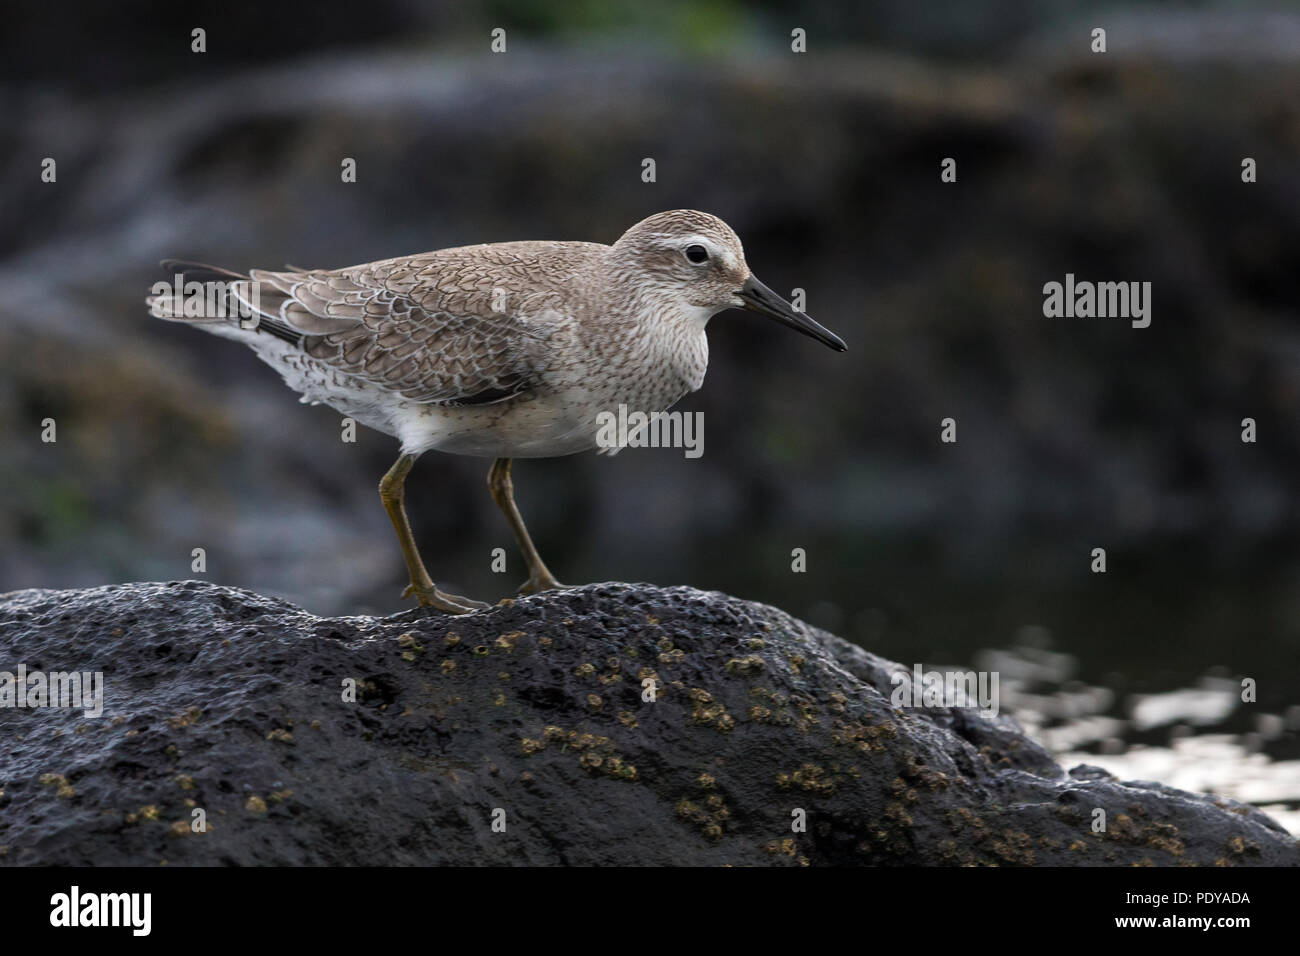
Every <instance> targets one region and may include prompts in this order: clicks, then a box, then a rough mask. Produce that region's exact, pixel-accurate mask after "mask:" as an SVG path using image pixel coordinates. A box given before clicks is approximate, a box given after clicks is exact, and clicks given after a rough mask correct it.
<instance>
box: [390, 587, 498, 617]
mask: <svg viewBox="0 0 1300 956" xmlns="http://www.w3.org/2000/svg"><path fill="white" fill-rule="evenodd" d="M402 597H404V598H407V597H414V598H415V599H416V600H417V601H419V602H420V607H432V608H437V609H438V610H439V611H443V612H445V613H447V614H473V613H474V612H475V611H481V610H483V609H484V608H486V607H487V606H488V605H486V604H484V603H483V602H482V601H475V600H474V599H473V598H467V597H461V596H460V595H459V594H447V593H446V592H445V591H439V590H438V586H437V585H435V584H432V583H429V584H416V583H415V582H414V581H412V582H411V583H410V584H408V585H407V586H406V590H405V591H403V592H402Z"/></svg>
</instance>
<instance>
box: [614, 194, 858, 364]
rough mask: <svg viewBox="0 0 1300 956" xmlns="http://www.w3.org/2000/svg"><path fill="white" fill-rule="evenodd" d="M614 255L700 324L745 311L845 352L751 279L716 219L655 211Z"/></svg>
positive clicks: (739, 250) (736, 241) (731, 234)
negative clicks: (729, 312) (727, 311)
mask: <svg viewBox="0 0 1300 956" xmlns="http://www.w3.org/2000/svg"><path fill="white" fill-rule="evenodd" d="M612 255H613V258H614V261H615V263H616V265H617V266H619V267H621V269H622V270H623V271H625V272H627V273H629V274H632V275H635V276H636V277H637V281H638V282H641V283H645V282H647V281H648V283H649V288H650V289H651V290H652V294H653V295H654V296H655V297H656V298H659V299H661V300H662V299H667V300H669V301H671V302H673V303H674V304H675V305H677V306H678V307H679V308H680V309H681V310H682V311H684V312H686V313H687V314H690V315H693V316H694V317H695V318H697V319H698V320H699V322H700V325H701V326H703V325H704V323H706V322H707V321H708V320H709V319H710V318H711V317H712V316H714V315H716V314H717V313H719V312H721V311H723V310H724V309H747V310H749V311H750V312H757V313H758V314H760V315H765V316H767V317H768V318H770V319H775V320H776V321H777V322H780V323H781V324H782V325H785V326H788V327H789V328H792V329H794V330H795V331H797V332H802V333H803V334H804V335H808V336H811V337H812V338H814V339H816V340H817V341H819V342H821V343H822V344H824V345H828V346H830V347H831V348H833V349H835V350H836V351H837V352H843V351H844V350H845V349H846V348H847V346H845V344H844V342H843V341H842V340H841V339H840V337H839V336H837V335H836V334H835V333H833V332H831V331H830V330H829V329H826V328H823V327H822V326H821V325H818V324H817V323H816V322H814V321H813V320H812V319H810V318H809V317H808V316H807V315H805V314H804V313H802V312H798V311H796V310H795V309H794V307H793V306H792V305H790V303H789V302H787V301H786V300H785V299H783V298H781V296H779V295H777V294H776V293H775V292H773V291H772V290H771V289H769V288H768V287H767V286H765V285H763V283H761V282H759V281H758V279H756V278H755V277H754V275H753V273H751V272H750V271H749V265H748V264H747V263H746V262H745V249H744V247H743V246H741V244H740V237H739V236H737V235H736V233H735V231H734V230H732V228H731V227H730V226H728V225H727V224H726V223H725V222H723V221H722V220H721V219H719V218H718V217H717V216H711V215H709V214H708V213H706V212H697V211H696V210H694V209H672V210H669V211H667V212H660V213H655V214H654V215H653V216H650V217H649V218H647V219H642V220H641V221H640V222H638V223H637V224H636V225H635V226H633V227H632V228H631V229H629V230H628V231H627V232H625V233H623V235H622V237H620V238H619V240H618V242H616V243H614V246H613V249H612Z"/></svg>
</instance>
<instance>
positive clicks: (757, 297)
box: [736, 276, 849, 352]
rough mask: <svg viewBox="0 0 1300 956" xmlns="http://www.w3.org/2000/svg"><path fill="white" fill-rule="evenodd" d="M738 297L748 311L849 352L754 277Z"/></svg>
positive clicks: (837, 349) (824, 330) (841, 340)
mask: <svg viewBox="0 0 1300 956" xmlns="http://www.w3.org/2000/svg"><path fill="white" fill-rule="evenodd" d="M736 295H738V296H740V300H741V301H742V302H744V303H745V305H744V308H745V309H747V310H748V311H750V312H757V313H758V314H759V315H765V316H767V317H768V318H769V319H776V321H778V322H780V323H781V324H782V325H784V326H786V327H787V328H791V329H794V330H795V331H796V332H802V333H803V334H804V335H807V336H810V337H811V338H814V339H816V340H817V341H818V342H821V343H822V344H823V345H829V346H830V347H831V348H833V349H834V350H835V351H837V352H846V351H848V348H849V347H848V346H847V345H845V344H844V340H843V339H841V338H840V337H839V336H838V335H836V334H835V333H834V332H832V331H831V330H830V329H827V328H824V327H822V326H820V325H818V324H817V323H816V322H814V321H813V320H812V319H810V318H808V316H806V315H804V314H803V313H802V312H796V311H795V309H794V306H792V305H791V304H790V303H789V302H787V301H785V299H783V298H781V297H780V296H779V295H777V294H776V293H775V292H773V291H772V290H771V289H769V288H768V287H767V286H765V285H763V283H761V282H759V281H758V280H757V279H755V278H754V277H753V276H750V277H749V278H748V279H746V280H745V284H744V285H743V286H742V287H741V289H740V291H739V292H737V293H736Z"/></svg>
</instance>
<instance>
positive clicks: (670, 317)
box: [148, 209, 845, 613]
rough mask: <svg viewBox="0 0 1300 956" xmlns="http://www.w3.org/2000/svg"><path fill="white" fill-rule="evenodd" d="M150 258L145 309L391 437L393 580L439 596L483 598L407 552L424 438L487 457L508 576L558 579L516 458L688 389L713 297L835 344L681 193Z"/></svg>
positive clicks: (576, 439)
mask: <svg viewBox="0 0 1300 956" xmlns="http://www.w3.org/2000/svg"><path fill="white" fill-rule="evenodd" d="M164 266H165V267H168V268H170V269H171V271H172V272H173V273H174V284H171V285H169V284H166V283H162V284H160V285H159V286H156V287H155V289H154V295H152V296H151V297H150V298H149V300H148V301H149V306H150V311H151V313H152V314H153V315H155V316H157V317H158V318H164V319H171V320H175V321H184V322H193V323H196V324H199V325H200V327H201V328H203V329H204V330H206V331H208V332H212V333H214V334H217V335H221V336H224V337H226V338H231V339H236V340H237V341H240V342H243V343H244V344H245V345H247V346H249V347H250V348H252V349H253V351H254V352H256V353H257V355H258V357H260V358H261V359H262V360H263V361H265V362H266V363H267V364H269V365H271V366H273V367H275V369H276V370H277V371H279V372H280V374H281V375H282V376H283V377H284V380H285V382H286V384H288V385H289V387H290V388H293V389H294V390H296V391H298V392H299V393H301V395H302V400H303V401H304V402H313V403H324V404H326V405H328V406H330V407H331V408H333V409H335V410H337V411H339V412H340V413H342V414H343V415H346V416H349V417H351V418H353V419H355V420H356V421H358V422H360V423H362V424H364V425H368V426H370V427H371V428H374V429H377V430H378V431H380V432H383V433H384V434H387V435H392V436H393V437H395V438H397V439H398V441H400V442H401V452H400V455H399V457H398V459H397V461H396V463H395V464H394V465H393V467H392V468H391V469H390V470H389V471H388V473H387V474H386V475H384V478H383V480H382V481H381V482H380V484H379V494H380V498H381V499H382V501H383V504H384V508H385V510H386V511H387V512H388V517H389V518H390V519H391V520H392V523H393V527H394V529H395V530H396V531H397V538H398V542H399V544H400V545H401V549H402V556H403V558H404V559H405V561H406V568H407V571H408V572H409V573H410V579H411V583H410V585H409V587H407V589H406V591H405V592H404V594H403V596H404V597H407V596H411V595H414V596H415V598H416V599H417V600H418V601H419V602H420V604H422V605H425V606H428V607H434V608H437V609H439V610H442V611H446V612H450V613H468V612H471V611H473V610H475V609H478V608H483V607H486V606H487V605H485V604H483V603H482V602H479V601H475V600H472V599H470V598H465V597H460V596H458V595H454V594H447V593H445V592H443V591H441V590H439V589H438V587H437V586H436V585H435V584H434V583H433V581H432V579H431V578H430V577H429V573H428V571H427V570H426V569H425V566H424V562H423V561H422V560H421V558H420V553H419V550H418V549H417V548H416V545H415V539H414V538H413V537H412V534H411V528H410V523H409V522H408V521H407V517H406V510H405V507H404V505H403V503H402V490H403V483H404V481H405V479H406V475H407V473H408V472H409V471H410V470H411V466H412V465H413V464H414V462H415V459H416V458H417V457H419V456H420V455H421V454H423V453H424V452H426V451H429V450H430V449H434V450H437V451H442V452H448V453H451V454H455V455H476V456H482V457H488V458H493V459H495V461H494V462H493V464H492V468H491V470H490V471H489V473H488V486H489V488H490V489H491V492H492V497H493V499H494V500H495V501H496V503H497V505H498V506H499V507H500V508H501V510H502V512H503V513H504V514H505V517H506V520H507V521H508V522H509V524H510V528H511V530H512V531H513V533H514V536H515V540H516V542H517V543H518V545H519V549H520V551H521V552H522V553H523V556H524V560H525V562H526V563H527V566H528V580H527V582H525V584H524V586H523V587H522V588H521V590H520V593H522V594H528V593H533V592H536V591H541V590H545V589H548V588H555V587H562V586H563V585H561V584H560V583H559V582H558V581H556V580H555V577H554V576H553V575H552V574H551V572H550V571H549V570H548V569H547V567H546V565H545V563H543V561H542V559H541V557H540V556H539V555H538V553H537V549H536V548H535V547H534V546H533V542H532V539H531V538H530V537H529V536H528V531H527V529H526V528H525V527H524V521H523V518H521V517H520V514H519V509H518V508H517V507H516V506H515V501H514V492H513V487H512V485H511V480H510V463H511V460H512V459H514V458H548V457H552V456H558V455H571V454H573V453H575V452H580V451H588V450H591V449H593V448H596V447H597V444H598V441H597V432H598V429H599V422H600V418H601V416H602V413H604V414H605V415H606V416H608V415H609V414H610V413H612V412H617V411H618V410H619V409H620V407H624V408H626V409H634V410H638V411H641V412H643V413H653V412H659V411H663V410H665V409H668V408H669V407H671V406H672V405H673V404H674V403H675V402H677V401H678V400H679V399H680V398H682V397H683V396H684V395H686V394H687V393H689V392H693V391H695V390H696V389H698V388H699V387H700V386H701V385H702V384H703V382H704V373H705V369H706V368H707V366H708V360H709V345H708V340H707V338H706V337H705V325H706V324H707V323H708V321H709V319H710V318H712V317H713V316H714V315H716V314H717V313H719V312H722V311H723V310H725V309H733V308H740V309H748V310H750V311H752V312H757V313H759V314H760V315H764V316H767V317H768V318H771V319H775V320H776V321H777V322H780V323H782V324H783V325H786V326H789V327H790V328H792V329H795V330H796V331H799V332H802V333H804V334H805V335H809V336H811V337H812V338H814V339H816V340H817V341H819V342H822V343H823V344H825V345H828V346H830V347H831V348H833V349H836V350H837V351H844V349H845V345H844V343H843V342H842V341H841V340H840V339H839V337H838V336H836V335H835V334H833V333H832V332H830V331H828V330H827V329H825V328H823V327H822V326H820V325H818V324H817V323H816V322H814V321H813V320H812V319H810V318H809V317H808V316H807V315H805V314H803V313H802V312H801V311H798V310H796V309H795V308H794V307H793V306H791V305H790V304H789V303H788V302H786V300H785V299H783V298H782V297H781V296H779V295H777V294H776V293H775V292H773V291H772V290H771V289H769V288H768V287H767V286H765V285H763V283H761V282H759V281H758V280H757V279H756V278H754V276H753V275H752V274H751V273H750V271H749V266H748V265H747V264H746V263H745V253H744V250H743V248H742V247H741V244H740V239H739V238H738V237H737V236H736V234H735V232H733V231H732V229H731V227H730V226H728V225H727V224H726V223H725V222H723V221H722V220H721V219H718V218H717V217H716V216H711V215H709V214H707V213H703V212H696V211H694V210H689V209H677V210H672V211H669V212H661V213H657V214H656V215H653V216H650V217H649V218H648V219H644V220H642V221H641V222H639V223H637V224H636V225H635V226H633V227H632V228H631V229H629V230H628V231H627V232H625V233H624V234H623V236H622V237H621V238H620V239H619V240H618V241H617V242H615V243H614V244H613V245H612V246H606V245H601V244H599V243H592V242H501V243H493V244H489V245H478V246H464V247H460V248H456V249H440V250H438V251H436V252H425V253H420V254H418V255H412V256H402V257H400V258H397V259H385V260H383V261H382V262H370V263H366V264H365V265H359V266H349V267H347V268H343V269H329V270H326V269H309V270H297V269H293V270H290V271H284V272H268V271H265V270H262V269H253V270H251V271H250V272H249V273H247V274H246V275H245V274H241V273H237V272H230V271H228V270H225V269H218V268H214V267H211V266H202V265H198V264H193V263H180V262H175V261H169V262H166V263H164ZM191 283H197V284H198V285H197V286H194V285H191ZM193 289H199V290H201V291H200V293H199V294H200V295H201V296H203V297H204V298H202V300H201V301H200V303H199V304H198V306H197V307H196V306H195V305H194V303H192V302H191V301H190V299H191V297H192V294H193V293H192V292H191V290H193ZM213 289H218V290H219V293H218V296H217V297H216V298H214V297H213V295H212V290H213ZM214 305H215V307H214ZM611 453H612V452H611Z"/></svg>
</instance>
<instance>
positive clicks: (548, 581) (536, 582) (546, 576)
mask: <svg viewBox="0 0 1300 956" xmlns="http://www.w3.org/2000/svg"><path fill="white" fill-rule="evenodd" d="M571 587H574V585H572V584H561V583H560V582H559V581H557V580H555V577H554V576H553V575H552V574H551V572H550V571H546V570H543V571H542V572H541V573H538V572H537V571H534V572H533V573H532V574H530V575H529V576H528V580H527V581H525V582H524V583H523V584H522V585H520V587H519V593H520V594H540V593H541V592H542V591H560V590H563V589H565V588H571Z"/></svg>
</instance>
